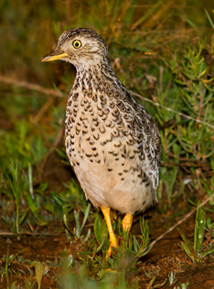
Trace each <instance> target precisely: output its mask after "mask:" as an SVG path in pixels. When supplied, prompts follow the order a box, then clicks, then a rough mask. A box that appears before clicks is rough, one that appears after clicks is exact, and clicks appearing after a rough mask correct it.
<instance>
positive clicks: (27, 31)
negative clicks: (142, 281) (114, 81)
mask: <svg viewBox="0 0 214 289" xmlns="http://www.w3.org/2000/svg"><path fill="white" fill-rule="evenodd" d="M203 2H204V1H200V0H189V1H188V0H180V1H176V2H175V1H173V0H167V1H160V0H159V1H155V0H154V1H146V0H145V1H143V0H126V1H122V0H111V1H107V0H101V1H99V2H97V1H95V0H89V1H72V0H71V1H67V0H66V1H61V0H53V1H41V0H36V1H24V0H0V16H1V17H0V36H1V54H0V81H1V88H0V97H1V102H0V138H1V142H0V159H1V161H0V209H1V210H2V216H3V219H4V221H5V223H7V224H11V225H12V231H13V233H14V234H15V235H17V234H19V233H21V232H23V231H25V225H26V222H27V219H28V220H30V222H31V223H33V224H34V223H35V224H37V225H39V226H45V225H46V224H47V223H48V222H50V221H52V220H55V219H61V220H63V221H64V225H65V228H66V234H67V237H68V239H69V238H70V239H72V238H75V237H79V236H80V235H81V234H80V233H81V231H82V229H83V227H84V223H82V222H81V225H80V220H79V216H80V215H82V216H83V217H84V216H85V214H86V219H88V218H89V219H90V220H91V221H92V222H93V223H94V230H95V232H94V233H95V237H96V241H97V243H98V248H99V250H100V252H101V251H102V254H103V256H105V250H107V249H106V248H107V247H108V243H107V242H108V240H107V237H105V236H106V228H105V226H104V225H102V224H103V223H102V221H101V217H100V215H99V214H97V213H94V212H93V210H91V211H90V212H89V210H90V208H89V210H88V209H87V208H88V204H87V202H86V201H85V198H84V195H83V193H82V191H81V189H80V187H79V185H78V183H77V182H76V181H75V180H71V181H70V182H69V181H68V182H67V183H66V184H63V186H64V189H63V190H57V188H56V190H50V189H49V184H48V183H45V182H43V177H42V176H43V173H44V171H43V169H44V166H45V162H46V159H47V156H48V155H50V153H52V152H53V151H56V150H57V153H58V157H59V158H60V159H61V161H62V162H63V163H64V164H65V165H68V168H70V167H69V164H68V161H67V158H66V156H65V152H64V145H63V133H61V134H60V132H63V126H64V118H65V107H66V99H67V95H68V91H69V90H70V89H71V87H72V84H73V81H74V78H75V69H74V67H72V66H71V65H70V64H67V63H61V62H56V63H51V64H44V63H41V62H40V59H41V57H42V56H44V55H45V54H47V53H49V52H50V51H51V50H53V49H54V47H55V45H56V43H57V39H58V36H59V35H60V34H61V33H62V32H63V31H64V30H65V29H67V28H72V27H87V28H90V29H94V30H96V31H97V32H98V33H99V34H100V35H101V36H102V38H103V39H104V40H105V41H106V43H107V45H108V48H109V54H108V57H109V62H110V64H111V66H112V67H113V68H114V70H115V71H116V73H117V76H118V77H119V79H121V81H122V82H123V83H124V84H125V85H126V87H127V88H128V89H129V90H131V91H133V92H135V93H137V94H139V95H141V96H143V97H144V98H146V99H148V100H151V101H152V102H153V103H151V102H147V101H146V100H145V99H144V100H143V99H142V98H140V97H138V101H139V102H141V104H142V105H143V106H144V107H145V108H146V109H147V110H148V111H149V113H150V114H151V115H152V116H153V117H154V119H155V120H156V122H157V124H158V126H159V128H160V131H161V141H162V149H163V150H162V165H161V170H160V186H159V188H158V198H159V201H160V210H162V212H164V210H165V209H164V208H165V207H164V206H166V205H167V206H171V205H172V204H173V202H175V201H176V200H177V198H178V197H179V196H181V195H182V194H183V193H184V192H185V191H190V192H192V195H191V197H192V198H193V199H194V200H198V195H199V196H200V197H202V196H205V195H207V196H211V195H212V193H213V189H214V176H213V171H214V129H213V126H214V114H213V110H214V98H213V93H214V72H213V63H214V37H213V36H212V35H213V33H214V29H213V28H214V25H213V23H214V13H213V11H212V9H213V8H214V7H213V1H212V0H210V1H208V0H207V1H206V3H203ZM205 9H206V11H207V13H206V12H205ZM22 81H24V83H22ZM32 84H36V85H38V86H39V87H33V89H32ZM45 88H52V89H55V90H56V91H58V92H62V95H61V97H60V93H58V97H57V96H53V95H52V93H51V92H49V93H47V91H45ZM154 103H158V104H160V105H161V106H157V105H155V104H154ZM168 108H169V109H171V110H169V109H168ZM182 114H184V115H187V116H188V117H189V118H191V119H189V118H186V117H184V115H182ZM196 120H197V121H196ZM199 121H200V122H199ZM201 122H203V123H201ZM59 139H61V142H60V141H59ZM198 193H199V194H198ZM5 204H6V205H5ZM11 204H12V205H11ZM210 205H211V206H212V207H213V205H214V202H213V201H210ZM9 206H15V207H16V210H14V212H12V213H11V208H10V207H9ZM12 211H13V210H12ZM86 219H85V221H86ZM70 221H74V222H75V224H76V228H79V231H78V232H79V233H78V235H77V231H76V232H75V231H73V229H72V228H70V227H69V222H70ZM144 225H145V226H144V227H142V228H141V229H142V230H145V231H146V232H147V233H145V234H144V238H146V237H145V236H147V237H148V234H149V233H148V228H147V224H144ZM115 226H116V224H115ZM211 227H212V226H211ZM211 227H210V228H211ZM115 229H116V230H119V227H117V228H115ZM62 230H64V228H63V227H62ZM86 237H87V238H86ZM148 238H149V237H148ZM148 238H147V239H146V240H142V239H141V240H140V239H138V240H137V239H136V238H135V236H133V237H131V238H130V240H131V243H130V244H129V245H128V243H126V245H124V246H125V248H126V249H127V248H129V251H128V252H129V253H128V255H130V254H133V256H135V257H132V258H136V255H137V254H139V255H140V254H141V253H144V249H145V247H146V246H147V241H148ZM86 240H88V241H87V242H88V248H87V247H86V250H87V251H90V252H93V253H94V254H95V255H96V254H97V252H96V249H97V243H95V242H96V241H95V240H93V238H91V231H89V230H88V233H87V234H86V235H85V236H84V238H82V241H85V242H86ZM102 240H104V241H103V243H102ZM127 242H128V241H127ZM138 242H140V243H138ZM144 242H145V243H146V245H145V246H144ZM183 244H185V243H183ZM132 246H134V247H132ZM200 246H202V244H201V245H200ZM142 248H143V249H142ZM209 249H210V250H211V251H212V248H209ZM94 250H95V251H94ZM140 250H142V251H140ZM5 258H6V257H5ZM8 258H9V257H8ZM121 258H122V259H123V258H125V259H126V257H124V256H123V253H121V254H120V255H119V257H118V259H117V258H116V259H112V260H109V265H108V266H107V265H106V264H105V266H107V267H106V268H111V269H112V270H113V272H115V271H117V272H120V273H118V274H116V275H114V277H115V276H116V279H115V278H113V277H112V278H110V279H111V281H106V282H107V283H105V282H104V281H103V282H104V283H103V284H102V283H100V285H99V283H93V282H92V281H90V282H92V283H93V286H95V287H94V288H107V287H106V284H108V282H112V284H113V285H112V288H114V284H115V282H116V283H117V284H118V288H128V287H126V286H129V285H128V283H129V282H128V281H127V278H126V277H127V270H128V271H129V270H130V271H131V272H132V274H134V273H135V270H136V268H135V265H136V259H134V261H133V259H132V258H131V262H128V263H126V264H128V265H126V267H122V269H121V268H120V265H119V264H120V261H119V260H121ZM6 259H7V258H6ZM66 260H67V259H66ZM85 260H87V262H86V261H85ZM66 262H67V261H64V263H66ZM72 262H73V261H72ZM72 262H71V264H72V265H71V264H70V265H66V266H67V267H70V266H71V267H72V268H73V267H75V266H74V263H75V262H76V261H75V262H74V263H72ZM84 262H86V263H87V264H90V266H91V272H92V271H93V270H94V271H93V276H94V279H99V278H101V275H102V274H101V273H100V274H98V272H99V270H100V268H101V267H102V266H103V264H102V261H101V259H100V257H96V258H95V259H94V261H93V262H92V261H91V260H90V258H89V257H88V256H87V254H86V257H84V258H82V262H81V261H80V263H81V264H84ZM7 264H8V263H7ZM63 266H65V265H63ZM105 266H104V267H105ZM77 267H78V266H77ZM69 270H70V269H69ZM72 270H73V269H72ZM75 270H76V267H75V269H74V271H72V272H75ZM81 270H82V271H81V273H80V275H79V276H80V278H77V279H76V281H75V280H74V279H72V278H74V276H73V275H70V277H69V276H67V275H66V274H67V273H66V272H67V271H66V272H65V275H66V276H67V277H66V278H67V279H65V280H66V281H65V283H66V282H68V283H69V282H70V281H69V280H70V279H69V278H71V283H72V282H74V283H75V282H77V283H78V282H79V283H78V284H79V285H78V284H77V285H74V287H70V288H76V287H75V286H80V284H81V286H83V288H88V287H90V286H91V284H92V283H87V282H85V281H84V280H85V279H84V278H85V277H84V278H82V277H81V276H86V275H87V270H89V269H88V268H86V270H85V271H86V272H85V271H84V270H83V269H81ZM89 271H90V270H89ZM2 272H5V271H4V270H3V271H2ZM133 272H134V273H133ZM4 274H5V273H4ZM72 274H73V273H72ZM129 274H130V272H129ZM88 275H90V273H89V274H88ZM125 276H126V277H125ZM108 278H109V277H108ZM108 278H107V279H106V280H110V279H108ZM27 282H28V281H26V284H27ZM29 282H30V281H29ZM81 282H82V283H81ZM84 282H85V283H84ZM83 283H84V284H83ZM69 284H70V283H69ZM72 284H73V283H72ZM14 286H15V285H14ZM27 286H29V287H27ZM62 286H65V287H63V288H69V287H68V285H67V283H66V284H64V285H62ZM130 286H132V287H133V286H137V283H136V282H134V285H133V284H131V285H130ZM14 288H15V287H14ZM26 288H31V287H30V285H29V284H28V285H26ZM108 288H110V287H108ZM134 288H137V287H134Z"/></svg>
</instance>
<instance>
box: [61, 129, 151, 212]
mask: <svg viewBox="0 0 214 289" xmlns="http://www.w3.org/2000/svg"><path fill="white" fill-rule="evenodd" d="M97 135H99V134H98V132H96V131H94V132H93V134H91V135H90V137H89V136H87V135H85V136H84V135H82V134H80V135H79V136H77V135H76V136H75V140H74V139H72V138H71V137H70V136H72V132H71V134H69V135H67V137H66V152H67V155H68V157H69V160H70V162H71V164H72V165H73V166H74V170H75V173H76V175H77V178H78V180H79V182H80V184H81V187H82V188H83V190H84V192H85V195H86V198H88V199H89V200H90V201H91V202H92V203H93V205H94V206H96V207H99V206H108V207H111V208H113V209H116V210H118V211H120V212H123V213H127V212H131V213H134V212H135V211H138V210H144V209H145V208H146V207H148V206H150V205H151V204H152V203H153V202H154V200H156V196H155V193H154V192H153V190H152V186H151V182H150V181H149V178H148V176H147V175H146V174H144V177H143V176H142V174H143V173H144V171H145V172H147V171H148V168H146V162H144V163H141V162H140V161H139V158H138V156H137V155H133V152H132V153H131V152H130V151H129V150H127V149H126V152H124V151H123V150H124V147H118V144H119V142H123V139H120V140H118V139H113V140H111V141H110V140H109V142H107V143H106V141H105V142H103V140H102V138H101V139H100V138H99V140H97ZM94 136H95V138H94ZM105 140H106V138H105ZM103 143H104V145H103ZM130 150H133V148H131V149H130ZM130 157H131V158H130ZM143 167H144V171H143Z"/></svg>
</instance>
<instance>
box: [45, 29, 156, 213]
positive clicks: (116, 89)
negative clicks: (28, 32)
mask: <svg viewBox="0 0 214 289" xmlns="http://www.w3.org/2000/svg"><path fill="white" fill-rule="evenodd" d="M77 46H79V47H77ZM107 51H108V50H107V47H106V45H105V43H104V41H103V40H102V38H101V37H100V36H99V35H98V34H97V33H96V32H94V31H91V30H89V29H82V28H76V29H69V30H66V31H65V32H64V33H63V34H62V35H61V36H60V38H59V41H58V45H57V48H56V49H55V51H54V52H53V53H51V54H49V55H47V56H45V57H44V58H43V61H51V60H55V59H61V60H64V61H67V62H70V63H72V64H73V65H74V66H75V67H76V70H77V72H76V79H75V82H74V85H73V87H72V90H71V92H70V95H69V98H68V102H67V111H66V121H65V124H66V126H65V127H66V129H65V145H66V152H67V155H68V158H69V161H70V163H71V165H72V166H73V167H74V170H75V173H76V175H77V177H78V180H79V182H80V184H81V186H82V188H83V190H84V192H85V195H86V198H88V199H89V200H90V201H91V202H92V203H93V205H94V206H95V207H101V208H102V207H103V208H106V207H110V208H113V209H116V210H118V211H120V212H122V213H126V214H133V213H134V212H136V211H138V210H144V209H146V208H147V207H148V206H150V205H152V204H153V203H154V202H156V188H157V185H158V174H159V164H160V154H161V144H160V135H159V131H158V128H157V125H156V124H155V122H154V120H153V119H152V117H151V116H150V115H149V113H148V112H147V111H146V110H145V108H143V107H142V106H141V105H140V104H139V103H138V102H137V101H136V100H135V99H134V98H133V97H132V95H131V94H130V92H129V91H128V90H127V89H126V88H125V87H124V85H123V84H122V83H121V81H120V80H119V79H118V78H117V77H116V75H115V73H114V72H113V70H112V69H111V67H110V66H109V64H108V61H107V58H106V55H107Z"/></svg>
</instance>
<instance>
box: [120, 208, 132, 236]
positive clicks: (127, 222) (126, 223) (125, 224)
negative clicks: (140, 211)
mask: <svg viewBox="0 0 214 289" xmlns="http://www.w3.org/2000/svg"><path fill="white" fill-rule="evenodd" d="M132 221H133V215H132V214H130V213H128V214H126V215H125V217H124V218H123V221H122V228H123V231H125V232H128V233H129V232H130V229H131V226H132Z"/></svg>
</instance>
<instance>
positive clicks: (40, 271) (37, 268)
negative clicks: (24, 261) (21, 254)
mask: <svg viewBox="0 0 214 289" xmlns="http://www.w3.org/2000/svg"><path fill="white" fill-rule="evenodd" d="M32 265H33V266H34V268H35V271H36V277H35V279H36V282H37V284H38V289H40V288H41V282H42V277H43V274H44V266H43V264H42V263H41V262H38V261H34V262H32Z"/></svg>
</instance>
